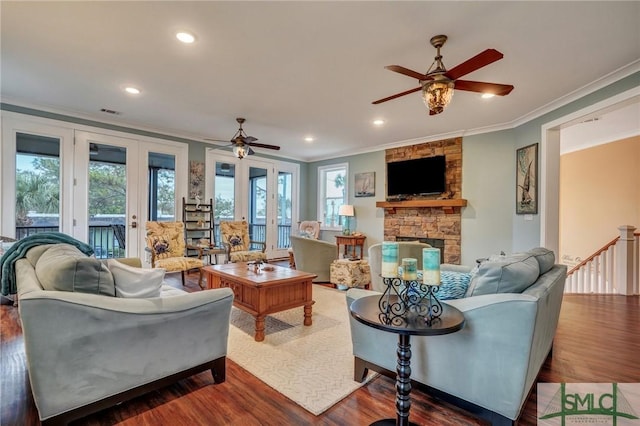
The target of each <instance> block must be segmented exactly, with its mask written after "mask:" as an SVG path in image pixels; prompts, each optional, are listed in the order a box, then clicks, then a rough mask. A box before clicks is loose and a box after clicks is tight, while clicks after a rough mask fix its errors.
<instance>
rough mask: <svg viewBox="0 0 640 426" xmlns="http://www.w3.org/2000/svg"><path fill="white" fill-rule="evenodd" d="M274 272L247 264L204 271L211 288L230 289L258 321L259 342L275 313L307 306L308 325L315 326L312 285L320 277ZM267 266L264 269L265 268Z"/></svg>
mask: <svg viewBox="0 0 640 426" xmlns="http://www.w3.org/2000/svg"><path fill="white" fill-rule="evenodd" d="M265 266H269V267H273V270H270V271H265V270H261V271H259V272H254V269H253V266H252V265H247V264H246V263H244V262H238V263H226V264H223V265H210V266H205V267H204V268H202V273H203V274H204V276H205V277H206V279H207V288H221V287H229V288H231V289H232V290H233V293H234V296H235V297H234V299H233V305H234V306H235V307H236V308H238V309H242V310H243V311H245V312H248V313H250V314H251V315H253V316H254V318H255V319H256V332H255V340H256V342H262V341H263V340H264V318H265V317H266V316H267V315H269V314H273V313H275V312H280V311H286V310H287V309H291V308H297V307H299V306H304V325H311V323H312V320H311V305H313V304H314V303H315V302H314V301H313V299H312V291H311V289H312V285H313V284H312V282H311V280H313V279H314V278H315V277H316V276H317V275H315V274H310V273H308V272H303V271H297V270H295V269H290V268H284V267H281V266H275V265H265ZM263 267H264V266H263Z"/></svg>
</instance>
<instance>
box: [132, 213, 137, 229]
mask: <svg viewBox="0 0 640 426" xmlns="http://www.w3.org/2000/svg"><path fill="white" fill-rule="evenodd" d="M137 218H138V216H136V215H135V214H134V215H133V216H131V219H133V222H131V227H132V228H137V227H138V222H136V219H137Z"/></svg>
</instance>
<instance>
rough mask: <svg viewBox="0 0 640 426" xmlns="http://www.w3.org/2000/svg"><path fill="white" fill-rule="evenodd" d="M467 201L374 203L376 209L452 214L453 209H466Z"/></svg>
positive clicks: (458, 199)
mask: <svg viewBox="0 0 640 426" xmlns="http://www.w3.org/2000/svg"><path fill="white" fill-rule="evenodd" d="M466 205H467V200H465V199H464V198H456V199H452V200H404V201H376V207H381V208H384V209H411V208H417V207H435V208H441V209H443V210H444V212H445V213H453V210H454V208H455V207H466Z"/></svg>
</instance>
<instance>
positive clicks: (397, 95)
mask: <svg viewBox="0 0 640 426" xmlns="http://www.w3.org/2000/svg"><path fill="white" fill-rule="evenodd" d="M420 89H422V87H416V88H415V89H411V90H407V91H406V92H402V93H396V94H395V95H392V96H389V97H387V98H382V99H378V100H377V101H373V102H371V103H372V104H374V105H377V104H381V103H383V102H387V101H390V100H391V99H395V98H399V97H400V96H404V95H408V94H409V93H413V92H417V91H418V90H420Z"/></svg>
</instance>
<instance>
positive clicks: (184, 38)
mask: <svg viewBox="0 0 640 426" xmlns="http://www.w3.org/2000/svg"><path fill="white" fill-rule="evenodd" d="M176 38H177V39H178V40H180V41H181V42H183V43H187V44H189V43H193V42H194V41H196V38H195V37H194V36H193V34H190V33H186V32H184V31H181V32H179V33H177V34H176Z"/></svg>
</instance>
